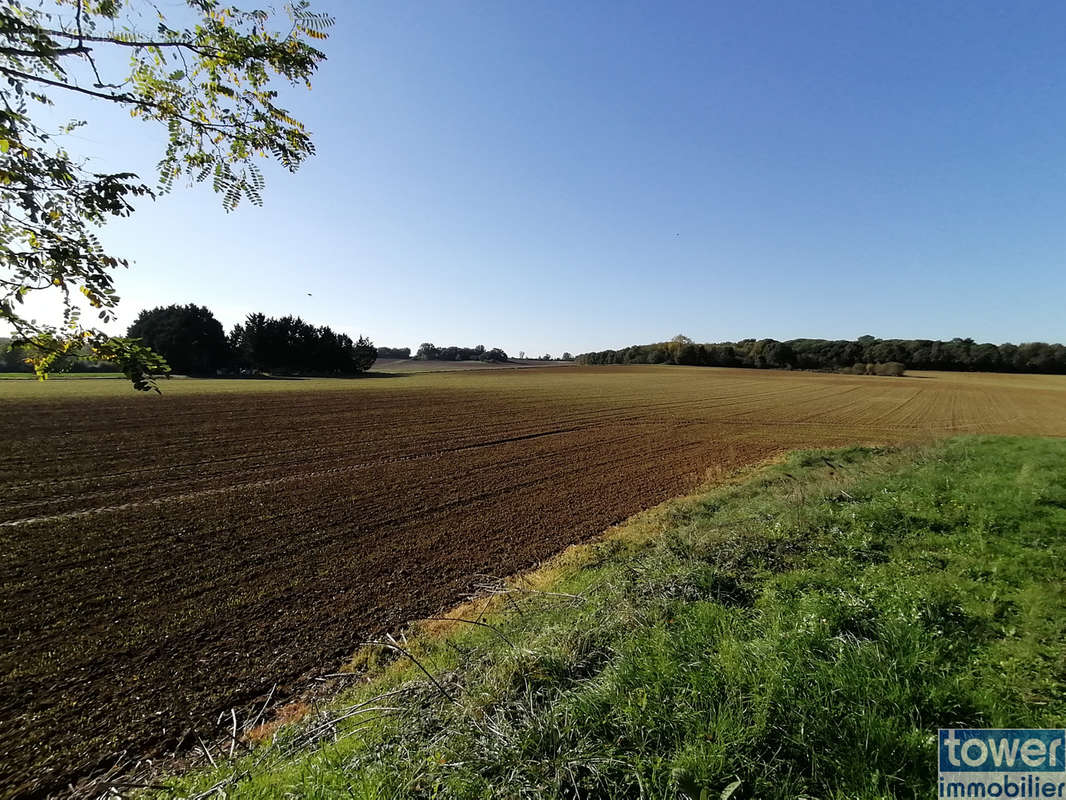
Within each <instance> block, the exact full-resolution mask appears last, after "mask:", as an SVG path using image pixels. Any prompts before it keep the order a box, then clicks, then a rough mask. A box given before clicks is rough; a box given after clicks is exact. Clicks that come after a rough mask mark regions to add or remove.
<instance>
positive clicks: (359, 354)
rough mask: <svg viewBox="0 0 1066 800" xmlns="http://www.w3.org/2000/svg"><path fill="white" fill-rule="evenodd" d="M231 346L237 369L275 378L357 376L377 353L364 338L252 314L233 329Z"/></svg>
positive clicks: (289, 319) (302, 323)
mask: <svg viewBox="0 0 1066 800" xmlns="http://www.w3.org/2000/svg"><path fill="white" fill-rule="evenodd" d="M229 343H230V347H231V349H232V355H233V359H234V366H236V367H238V368H241V369H247V370H252V371H255V372H270V373H275V374H289V375H297V374H318V375H354V374H358V373H360V372H365V371H366V370H368V369H370V367H372V366H373V365H374V361H375V360H376V359H377V350H376V349H375V347H374V343H373V342H371V341H370V340H369V339H367V338H366V337H364V336H360V337H359V338H358V339H356V340H355V341H353V340H352V338H351V337H350V336H348V335H347V334H344V333H336V332H335V331H333V330H332V329H331V328H329V327H328V326H323V327H315V326H314V325H310V324H308V323H306V322H304V321H303V320H302V319H300V318H299V317H291V316H288V317H280V318H276V319H275V318H273V317H267V316H265V315H264V314H249V315H248V316H247V317H246V318H245V321H244V324H243V325H236V326H234V328H233V330H232V331H231V332H230V336H229Z"/></svg>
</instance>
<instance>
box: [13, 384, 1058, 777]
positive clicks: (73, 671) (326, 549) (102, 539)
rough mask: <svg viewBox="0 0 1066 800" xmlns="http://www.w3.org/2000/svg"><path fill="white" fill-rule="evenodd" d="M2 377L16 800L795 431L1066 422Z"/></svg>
mask: <svg viewBox="0 0 1066 800" xmlns="http://www.w3.org/2000/svg"><path fill="white" fill-rule="evenodd" d="M164 392H165V393H164V395H163V396H162V397H155V396H151V397H145V396H135V395H134V394H133V393H132V392H131V391H130V390H129V388H128V387H127V386H126V385H124V384H123V383H121V382H118V381H114V382H111V381H64V382H52V383H47V384H43V385H42V384H36V383H30V382H22V381H10V382H6V383H4V382H0V498H2V503H0V563H2V564H3V572H2V576H0V641H2V647H0V658H2V663H0V669H2V675H3V679H2V686H0V794H4V795H15V794H20V793H22V794H30V793H34V792H43V791H45V790H47V789H51V788H56V787H59V786H62V785H65V784H66V783H67V782H68V781H69V780H71V779H73V778H75V777H79V776H83V775H85V774H87V773H89V772H91V771H93V770H96V769H100V768H105V767H107V766H109V765H110V764H111V763H113V762H114V761H115V760H116V758H117V757H118V756H119V754H120V753H121V752H122V751H124V750H128V751H130V752H131V753H148V752H152V751H153V750H154V751H157V752H158V751H161V750H163V749H165V748H171V747H173V746H174V745H175V744H177V742H178V741H179V740H180V739H181V738H182V737H183V736H186V734H187V733H188V732H189V731H190V730H195V729H196V728H197V726H199V725H201V724H203V723H204V721H205V720H211V721H213V720H214V718H216V717H217V715H218V713H219V712H220V711H223V710H227V709H229V708H230V707H231V706H234V705H240V704H246V703H251V702H252V701H255V700H256V699H257V698H259V699H260V701H261V700H262V698H264V697H265V696H266V694H267V693H268V692H269V691H270V690H271V687H272V686H274V685H277V686H278V689H277V690H276V692H277V694H278V696H283V695H284V693H285V691H286V690H287V689H288V688H290V687H292V686H294V685H295V684H296V682H297V681H299V680H300V679H301V678H302V677H305V676H307V675H309V674H314V673H316V672H318V673H321V672H329V671H330V670H331V668H332V667H334V666H336V664H337V663H338V662H339V660H340V659H342V658H343V657H344V656H345V655H346V654H348V653H350V652H351V651H352V650H353V649H354V648H355V647H357V646H358V644H359V643H360V642H361V641H363V640H365V639H366V638H367V637H369V636H372V635H374V634H376V633H380V632H381V631H384V630H389V629H395V627H397V626H398V625H400V624H402V623H403V622H404V621H406V620H409V619H412V618H415V617H419V616H425V615H427V614H432V613H433V612H435V611H437V610H438V609H440V608H441V607H443V606H446V605H448V604H451V603H453V602H455V601H456V600H458V599H461V598H462V597H464V596H465V595H467V594H468V593H469V592H470V591H471V590H472V588H473V587H474V586H475V584H476V583H477V582H478V580H479V577H478V576H479V575H485V574H488V575H505V574H508V573H512V572H515V571H517V570H520V569H522V568H524V567H527V566H529V565H531V564H533V563H536V562H537V561H539V560H541V559H543V558H545V557H547V556H549V555H551V554H552V553H554V552H556V551H558V550H560V549H562V548H563V547H565V546H566V545H568V544H570V543H573V542H575V541H579V540H582V539H587V538H588V537H590V536H593V535H595V534H596V533H598V532H600V531H602V530H603V529H604V528H606V527H608V526H610V525H611V524H613V523H615V522H617V521H620V520H621V519H624V518H625V517H627V516H629V515H631V514H633V513H634V512H636V511H639V510H641V509H643V508H647V507H649V506H651V505H654V504H656V503H658V502H661V501H662V500H665V499H666V498H668V497H671V496H674V495H677V494H679V493H682V492H684V491H686V490H689V489H692V488H694V487H695V486H696V485H698V484H700V483H703V482H705V481H708V480H713V479H714V478H715V476H717V475H720V474H722V473H724V472H728V471H729V470H732V469H734V468H737V467H740V466H743V465H746V464H750V463H753V462H756V461H758V460H761V459H765V458H768V457H771V456H773V455H775V454H777V453H780V452H783V451H786V450H791V449H794V448H797V447H822V446H837V445H843V444H848V443H852V442H898V441H905V440H914V439H917V438H927V437H936V436H942V435H954V434H958V433H970V432H972V433H1018V434H1044V435H1054V436H1066V413H1064V411H1066V378H1063V377H1058V376H1054V377H1039V376H1007V375H980V374H950V373H916V374H914V375H913V376H910V377H905V378H874V377H851V376H839V375H820V374H811V373H782V372H759V371H754V370H725V369H707V368H682V367H595V368H581V367H567V368H559V367H552V368H545V369H528V370H520V371H514V370H497V371H491V372H488V371H486V372H465V373H440V374H422V375H410V376H401V377H389V378H384V377H383V378H374V379H364V380H349V381H343V380H336V381H249V380H244V381H223V380H218V381H191V380H189V381H179V380H175V381H171V382H168V383H167V384H165V385H164Z"/></svg>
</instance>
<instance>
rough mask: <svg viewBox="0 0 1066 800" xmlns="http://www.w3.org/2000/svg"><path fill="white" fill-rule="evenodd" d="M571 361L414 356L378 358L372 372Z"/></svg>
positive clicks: (550, 364) (515, 366)
mask: <svg viewBox="0 0 1066 800" xmlns="http://www.w3.org/2000/svg"><path fill="white" fill-rule="evenodd" d="M572 366H574V362H573V361H537V360H535V359H532V358H513V359H511V360H510V361H503V362H491V361H420V360H418V359H415V358H379V359H378V360H377V361H375V362H374V367H373V369H372V370H371V371H372V372H452V371H454V370H468V369H528V368H530V367H572Z"/></svg>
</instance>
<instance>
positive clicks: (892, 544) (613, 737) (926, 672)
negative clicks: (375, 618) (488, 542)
mask: <svg viewBox="0 0 1066 800" xmlns="http://www.w3.org/2000/svg"><path fill="white" fill-rule="evenodd" d="M1064 556H1066V440H1052V439H1021V438H990V437H985V438H963V439H955V440H951V441H948V442H945V443H941V444H938V445H935V446H932V447H927V448H923V449H903V450H881V449H868V448H854V449H849V450H843V451H833V452H825V453H822V452H818V453H796V454H793V455H792V456H791V457H790V458H789V459H788V460H787V461H785V462H784V463H781V464H779V465H775V466H772V467H769V468H766V469H764V470H762V471H760V472H758V473H757V474H756V475H755V476H753V477H751V478H750V479H749V480H746V481H745V482H742V483H738V484H736V485H733V486H726V487H722V488H719V489H716V490H714V491H711V492H710V493H708V494H705V495H702V496H700V497H698V498H689V499H686V500H682V501H677V502H674V503H672V504H668V505H667V506H665V507H663V508H661V509H658V510H656V511H654V512H651V513H649V514H646V515H643V516H641V517H638V518H635V519H634V520H633V521H632V522H630V523H627V525H624V526H621V527H620V528H618V529H617V530H615V531H613V532H612V533H611V534H610V535H608V536H607V537H605V538H604V539H603V540H602V541H601V542H598V543H595V544H592V545H586V546H583V547H580V548H573V549H572V550H570V551H568V552H567V553H565V554H563V555H562V556H561V557H560V558H558V559H556V561H555V562H553V563H552V564H550V565H548V566H547V567H546V568H545V569H544V570H542V571H540V572H539V573H536V574H534V575H531V576H528V577H527V578H526V579H521V580H516V581H512V582H510V583H509V584H507V585H506V587H502V586H501V590H502V591H501V593H498V594H495V595H493V596H490V597H489V599H488V600H487V601H486V602H481V603H471V604H470V605H468V606H466V607H465V608H463V609H460V610H459V611H458V612H455V613H454V614H453V615H454V616H458V617H462V618H463V619H465V620H467V622H451V623H442V622H429V623H423V624H422V625H421V626H419V627H418V628H417V629H416V630H415V631H413V632H410V633H409V634H408V635H409V637H410V638H407V639H400V640H398V641H397V642H395V643H390V644H389V646H382V647H369V648H367V649H366V650H364V651H363V652H362V653H361V654H360V656H359V658H358V659H357V661H356V662H353V665H352V670H353V672H355V673H357V674H359V675H361V676H362V677H360V678H359V686H358V687H357V688H355V689H352V690H350V691H349V692H347V693H346V694H345V695H344V696H343V697H341V698H340V699H338V700H337V702H336V703H335V704H334V705H332V706H331V707H330V708H329V709H326V710H324V711H320V712H318V713H316V714H314V715H312V716H309V717H307V718H305V719H304V720H303V721H302V722H301V723H299V724H296V725H289V726H286V727H283V728H280V729H279V730H277V732H276V733H274V734H273V737H272V738H271V739H270V740H269V741H268V743H266V744H264V745H262V746H260V747H258V748H256V749H255V750H253V751H252V752H251V753H249V754H247V755H245V756H243V757H238V758H237V759H236V760H235V761H233V762H231V763H227V764H224V765H222V764H220V766H219V767H218V768H217V769H211V770H207V771H203V772H196V773H192V774H190V775H187V776H185V777H183V778H180V779H174V780H173V782H172V783H171V784H170V786H171V790H172V791H176V792H178V793H181V794H196V793H199V792H207V791H210V790H211V789H212V788H224V790H225V792H226V795H227V796H229V797H275V796H286V797H356V798H371V797H374V798H378V797H385V798H406V797H457V798H490V797H493V798H494V797H501V798H504V797H506V798H512V797H513V798H525V797H528V798H534V797H537V798H539V797H647V798H668V797H669V798H676V797H688V798H693V800H696V799H697V798H719V797H723V796H727V797H732V798H734V799H735V800H739V798H747V797H759V798H796V797H811V798H814V797H817V798H881V797H930V796H935V794H934V793H935V774H936V760H935V739H934V734H935V730H936V728H937V727H938V726H955V727H964V726H974V727H982V726H988V727H1058V726H1063V725H1064V724H1066V699H1064V698H1066V692H1064V689H1066V591H1064V588H1063V586H1064V581H1063V577H1064V576H1063V567H1062V565H1063V563H1064V561H1063V558H1064ZM474 622H476V623H482V624H471V623H474ZM487 626H491V627H487ZM399 647H402V648H403V650H404V651H406V652H407V653H409V654H410V656H412V657H413V659H417V664H416V663H415V662H414V661H413V659H412V658H409V657H407V656H406V655H404V654H403V653H401V652H400V651H399V650H398V648H399ZM423 667H424V668H425V669H426V670H427V671H428V672H429V673H431V675H432V679H430V678H427V676H426V675H425V674H423V672H422V671H421V668H423ZM268 730H269V729H268ZM216 755H217V751H216Z"/></svg>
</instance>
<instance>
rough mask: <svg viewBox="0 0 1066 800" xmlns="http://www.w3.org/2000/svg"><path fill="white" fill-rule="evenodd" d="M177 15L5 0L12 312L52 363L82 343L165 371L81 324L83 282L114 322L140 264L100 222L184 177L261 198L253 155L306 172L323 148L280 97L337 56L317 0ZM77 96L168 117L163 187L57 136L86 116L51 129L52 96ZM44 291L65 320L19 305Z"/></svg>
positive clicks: (142, 374) (142, 370)
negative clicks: (124, 287) (111, 241)
mask: <svg viewBox="0 0 1066 800" xmlns="http://www.w3.org/2000/svg"><path fill="white" fill-rule="evenodd" d="M172 16H173V17H174V18H176V19H179V20H180V24H179V23H178V22H174V23H173V24H172V22H170V21H168V18H167V17H166V16H165V15H164V14H163V13H162V11H161V10H160V9H159V7H157V6H156V5H155V4H152V3H149V2H140V1H138V0H130V1H127V2H123V0H100V1H99V2H89V0H45V2H43V3H32V4H30V3H23V2H20V0H0V78H2V80H3V92H0V196H2V200H3V202H2V205H0V322H6V323H7V324H8V325H10V326H11V327H13V328H14V329H15V332H16V333H17V335H18V336H19V337H20V339H21V340H22V341H26V342H29V343H31V344H33V345H34V346H35V348H36V350H37V351H38V352H40V353H41V357H40V359H39V360H37V363H36V364H35V366H36V368H37V370H38V374H40V375H41V376H42V377H43V376H45V375H46V374H47V372H48V370H49V367H50V366H51V365H52V364H53V363H55V361H56V359H57V358H59V357H61V356H63V355H66V354H67V353H69V352H70V350H71V349H72V348H82V349H84V348H88V349H89V350H91V351H92V352H93V353H94V354H95V355H97V356H99V357H109V358H113V359H115V360H116V361H117V363H119V364H121V365H122V366H123V368H124V369H125V370H126V371H127V374H129V375H130V377H131V378H133V379H135V384H137V385H138V388H150V387H151V378H152V376H153V375H158V374H162V373H163V372H165V364H163V362H162V361H161V359H159V358H158V357H154V356H152V355H151V354H150V351H147V350H146V348H144V347H143V346H140V345H139V344H138V343H137V342H136V341H132V340H118V339H112V338H110V337H108V336H106V335H105V334H103V333H102V332H100V331H99V330H94V329H92V328H87V327H84V326H83V325H82V323H81V320H80V305H79V302H80V299H79V296H81V297H82V298H84V301H85V302H87V303H88V304H89V306H90V307H91V308H93V309H94V310H95V313H96V314H97V316H98V317H99V319H100V320H101V321H103V322H105V323H106V322H110V321H111V320H112V319H113V318H114V309H115V306H116V304H117V302H118V297H117V296H116V295H115V291H114V285H113V277H112V273H113V271H114V270H115V269H116V268H118V267H125V266H128V264H127V262H126V261H125V260H124V259H122V258H120V257H118V256H115V255H112V254H110V253H108V252H106V251H105V249H104V248H103V246H102V245H101V243H100V241H99V239H98V238H97V236H96V229H97V227H98V226H100V225H102V224H104V223H105V222H107V221H108V219H110V218H112V217H122V216H127V215H129V214H130V213H131V212H132V211H133V201H134V200H135V199H136V198H137V197H154V196H155V195H156V194H157V193H159V192H167V191H169V190H170V189H171V188H172V187H173V186H174V184H175V182H176V181H178V179H180V178H182V177H183V176H184V177H185V178H187V179H188V180H191V181H198V182H199V181H205V180H208V179H210V180H211V182H212V186H213V188H214V190H215V191H216V192H218V193H219V194H220V195H221V196H222V205H223V207H224V208H225V209H226V210H231V209H233V208H235V207H236V206H237V205H238V204H239V203H240V202H241V200H242V199H244V198H247V199H248V200H249V201H250V202H252V203H254V204H257V205H258V204H261V203H262V191H263V185H264V181H263V175H262V172H261V171H260V170H259V168H258V167H257V165H256V159H258V158H264V159H268V160H274V161H276V162H277V163H278V164H280V165H281V166H283V167H285V168H286V169H288V170H290V171H294V170H296V169H297V168H298V167H299V166H300V164H301V163H302V162H303V161H304V160H305V159H306V158H307V157H308V156H310V155H312V154H313V153H314V144H313V143H312V141H311V137H310V135H309V133H308V132H307V130H306V129H305V128H304V126H303V125H302V124H301V123H300V122H299V121H298V120H296V119H295V118H293V117H292V116H291V115H290V114H289V112H288V111H286V110H285V109H284V108H282V107H281V106H279V105H278V97H279V94H278V91H279V87H281V86H283V85H285V84H288V85H293V86H297V85H300V86H306V87H307V88H310V78H311V76H312V75H313V74H314V72H315V70H316V69H317V67H318V65H319V64H320V63H321V62H322V61H323V60H324V59H325V55H324V54H323V53H322V52H321V51H320V50H318V49H317V47H316V46H315V45H314V44H313V42H317V41H320V40H322V39H325V38H326V37H327V31H328V30H329V28H330V27H331V26H332V24H333V19H332V18H331V17H329V16H328V15H326V14H321V13H316V12H314V11H312V10H311V9H310V6H309V3H308V2H307V1H306V0H300V1H299V2H294V3H291V4H288V5H286V6H285V7H284V9H283V12H282V13H276V14H270V13H267V12H266V11H261V10H242V9H239V8H234V7H229V6H223V5H222V4H221V3H219V2H216V0H185V3H184V6H183V7H180V8H179V9H178V11H176V12H175V13H174V14H173V15H172ZM118 63H124V64H125V65H126V66H124V67H123V68H122V69H116V68H115V67H114V65H115V64H118ZM75 95H78V96H82V97H87V98H90V99H92V100H95V101H99V102H100V103H101V104H113V105H117V106H120V107H123V108H125V109H127V110H128V111H129V113H130V115H131V116H132V117H135V118H138V119H141V120H146V121H149V122H153V123H156V124H158V125H159V126H161V128H162V129H163V130H164V131H165V139H164V141H165V146H164V148H163V155H162V158H161V160H160V161H159V165H158V176H157V178H158V180H157V181H156V182H155V183H156V185H155V186H154V187H152V186H149V185H148V184H146V183H145V182H144V181H143V180H142V179H141V178H140V177H139V176H137V175H135V174H133V173H131V172H116V173H108V174H103V173H97V172H94V171H92V170H91V169H90V168H89V167H88V166H87V164H86V163H85V162H84V161H79V160H76V159H75V158H74V157H72V156H71V155H70V154H69V153H68V152H67V150H66V149H65V148H64V147H63V146H62V144H61V143H60V142H61V140H62V137H63V135H64V134H66V133H69V132H70V131H71V130H72V129H73V128H76V127H78V126H80V125H83V124H84V123H83V122H72V123H70V124H69V125H67V126H64V127H61V128H59V129H57V130H51V129H49V128H48V126H47V125H46V124H45V123H43V122H41V121H40V120H41V118H42V117H43V116H46V115H49V114H54V112H48V111H47V109H46V107H48V106H53V107H55V108H56V109H58V110H59V111H61V110H62V106H63V103H64V102H67V101H68V100H69V99H70V98H71V97H72V96H75ZM33 292H52V293H57V294H58V296H59V297H60V298H61V300H62V304H63V309H64V311H63V320H62V323H61V324H60V325H47V324H42V323H38V322H36V321H34V320H32V319H28V318H27V317H26V315H25V312H24V310H23V308H24V307H23V305H22V304H23V303H24V301H25V299H26V297H27V296H28V295H30V294H31V293H33Z"/></svg>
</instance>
